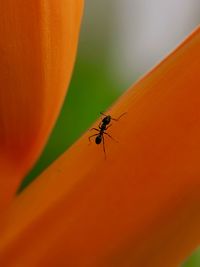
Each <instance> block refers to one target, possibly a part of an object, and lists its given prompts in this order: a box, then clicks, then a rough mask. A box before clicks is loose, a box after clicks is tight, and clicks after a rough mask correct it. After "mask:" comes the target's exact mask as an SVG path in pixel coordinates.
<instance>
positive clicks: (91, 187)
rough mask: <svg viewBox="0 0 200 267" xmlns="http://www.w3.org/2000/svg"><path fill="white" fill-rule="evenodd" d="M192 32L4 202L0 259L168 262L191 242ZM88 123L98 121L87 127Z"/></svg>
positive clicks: (195, 218)
mask: <svg viewBox="0 0 200 267" xmlns="http://www.w3.org/2000/svg"><path fill="white" fill-rule="evenodd" d="M199 71H200V29H197V30H196V31H195V32H194V33H193V34H192V35H191V36H190V37H189V38H188V39H187V40H186V41H185V42H184V43H183V44H182V45H181V46H180V47H179V48H178V49H177V50H176V51H175V52H173V53H172V54H171V55H170V56H169V57H167V58H166V59H165V60H164V61H163V62H162V63H161V64H159V65H158V66H157V67H156V68H155V69H153V70H152V71H151V72H150V73H149V74H147V75H146V76H145V77H144V78H143V79H141V80H140V81H139V82H138V83H137V84H136V85H135V86H134V87H133V88H131V89H130V90H128V91H127V93H125V94H124V96H122V97H121V98H120V99H119V101H118V102H117V103H116V104H115V105H114V106H113V107H112V108H111V109H110V111H109V113H110V114H111V115H112V116H113V117H117V116H118V115H120V114H121V113H123V112H125V111H126V112H127V114H126V115H125V116H124V117H122V118H121V120H120V121H119V122H113V126H112V127H111V128H110V129H109V133H110V134H111V135H112V136H113V137H115V138H116V139H117V140H119V143H118V144H116V143H115V142H112V140H110V139H106V140H105V142H106V149H107V160H105V159H104V154H103V151H102V147H100V146H97V145H96V144H95V143H94V144H92V145H88V136H89V135H90V134H91V132H87V133H86V134H85V135H84V136H83V137H82V138H81V139H80V140H79V141H78V142H77V143H76V144H75V145H74V146H73V147H72V148H71V149H70V150H69V151H67V152H66V153H65V154H64V155H63V156H62V157H60V158H59V159H58V160H57V161H56V162H55V163H54V164H52V166H50V168H48V169H47V170H46V171H45V172H44V173H43V174H42V175H41V176H40V177H39V178H38V179H37V180H36V181H35V182H34V183H33V184H32V185H31V186H30V187H29V188H27V190H26V191H24V192H23V193H22V194H21V195H20V196H19V197H18V198H17V199H16V200H15V202H14V203H13V205H12V207H11V209H10V210H9V211H8V215H7V218H6V220H7V221H6V223H7V224H6V227H5V228H4V231H3V233H2V235H1V241H0V253H1V257H0V262H1V265H2V266H4V267H11V266H22V267H23V266H29V267H33V266H34V267H36V266H37V267H38V266H42V267H44V266H48V267H55V266H77V267H79V266H81V267H86V266H87V267H90V266H91V267H94V266H98V267H99V266H102V267H110V266H115V267H116V266H123V267H125V266H127V267H128V266H136V267H146V266H148V267H160V266H162V267H165V266H166V267H169V266H170V267H171V266H177V265H178V264H180V262H181V261H183V259H184V258H185V257H186V256H187V255H188V254H189V253H190V252H191V251H192V250H193V249H194V248H195V247H196V246H197V244H199V243H200V229H199V225H200V212H199V210H200V194H199V190H200V164H199V158H200V90H199V88H200V75H199ZM95 125H98V123H97V124H95Z"/></svg>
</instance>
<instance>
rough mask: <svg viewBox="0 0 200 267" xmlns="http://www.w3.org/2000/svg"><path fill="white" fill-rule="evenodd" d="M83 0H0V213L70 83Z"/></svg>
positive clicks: (43, 140)
mask: <svg viewBox="0 0 200 267" xmlns="http://www.w3.org/2000/svg"><path fill="white" fill-rule="evenodd" d="M82 6H83V1H82V0H56V1H47V0H39V1H36V0H28V1H27V0H17V1H13V0H6V1H1V2H0V36H1V37H0V84H1V90H0V210H1V208H2V206H5V205H6V203H7V202H8V201H9V200H10V198H11V197H12V195H13V194H14V193H15V191H16V189H17V187H18V185H19V182H20V181H21V180H22V179H23V177H24V175H25V174H26V173H27V171H28V170H29V169H30V168H31V167H32V165H33V164H34V163H35V161H36V159H37V158H38V156H39V155H40V153H41V151H42V149H43V147H44V145H45V144H46V142H47V138H48V136H49V134H50V132H51V129H52V127H53V126H54V123H55V120H56V118H57V116H58V113H59V111H60V108H61V105H62V103H63V99H64V96H65V93H66V89H67V86H68V83H69V80H70V76H71V72H72V68H73V64H74V59H75V54H76V48H77V42H78V34H79V27H80V19H81V14H82Z"/></svg>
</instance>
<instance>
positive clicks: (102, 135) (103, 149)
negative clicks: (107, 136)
mask: <svg viewBox="0 0 200 267" xmlns="http://www.w3.org/2000/svg"><path fill="white" fill-rule="evenodd" d="M102 139H103V151H104V155H105V159H106V149H105V143H104V137H103V135H102Z"/></svg>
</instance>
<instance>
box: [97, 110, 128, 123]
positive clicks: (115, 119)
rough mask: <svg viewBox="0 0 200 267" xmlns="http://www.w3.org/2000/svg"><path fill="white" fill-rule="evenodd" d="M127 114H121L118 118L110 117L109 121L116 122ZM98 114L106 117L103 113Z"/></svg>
mask: <svg viewBox="0 0 200 267" xmlns="http://www.w3.org/2000/svg"><path fill="white" fill-rule="evenodd" d="M126 113H127V112H124V113H122V114H121V115H120V116H119V117H118V118H113V117H111V120H113V121H118V120H119V119H120V118H121V117H122V116H124V115H125V114H126ZM100 114H101V115H103V116H105V117H106V116H108V115H106V114H105V113H103V112H100Z"/></svg>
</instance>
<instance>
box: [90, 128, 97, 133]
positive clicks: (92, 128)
mask: <svg viewBox="0 0 200 267" xmlns="http://www.w3.org/2000/svg"><path fill="white" fill-rule="evenodd" d="M92 130H95V131H98V132H99V129H97V128H91V129H90V131H92Z"/></svg>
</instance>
